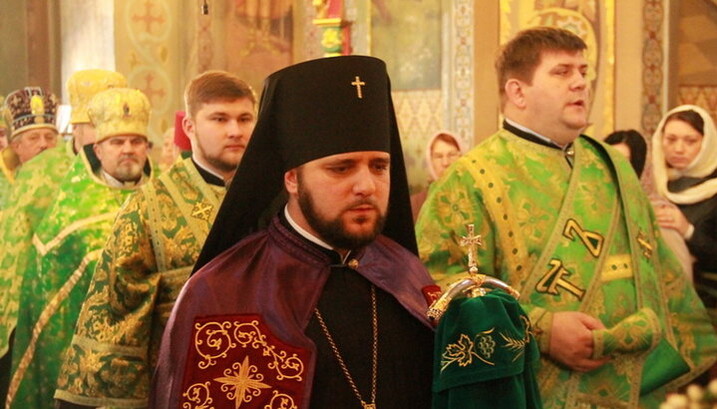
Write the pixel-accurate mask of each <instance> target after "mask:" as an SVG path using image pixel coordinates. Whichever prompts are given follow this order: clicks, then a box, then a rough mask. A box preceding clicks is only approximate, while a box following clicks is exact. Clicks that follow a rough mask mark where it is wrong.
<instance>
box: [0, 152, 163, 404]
mask: <svg viewBox="0 0 717 409" xmlns="http://www.w3.org/2000/svg"><path fill="white" fill-rule="evenodd" d="M86 154H89V155H93V154H94V152H93V151H92V150H86V151H85V152H83V153H81V154H80V155H78V157H77V160H76V161H75V162H74V165H73V166H72V168H71V169H70V171H69V173H68V174H67V175H66V177H65V178H64V180H63V181H62V182H61V183H60V185H59V191H58V194H57V198H56V200H55V202H54V203H53V204H52V205H51V206H50V208H49V209H48V211H47V212H46V213H45V216H44V217H43V219H42V221H41V222H40V224H39V225H38V226H37V228H36V229H35V233H34V235H33V247H32V248H31V249H30V252H29V257H28V259H29V262H28V264H27V267H26V268H25V272H24V277H23V280H22V287H21V290H20V310H19V313H18V320H17V327H16V330H15V341H14V345H13V350H12V362H13V363H12V375H11V378H10V386H9V390H8V396H7V402H8V405H7V406H6V407H7V408H50V407H52V406H53V405H54V398H53V395H54V393H55V387H56V385H57V376H58V374H59V370H60V365H61V364H62V357H63V355H64V352H65V350H66V349H67V347H68V346H69V344H70V340H71V339H72V334H73V332H74V328H75V322H76V320H77V316H78V315H79V312H80V307H81V306H82V302H83V301H84V299H85V294H86V293H87V287H88V286H89V283H90V279H91V277H92V272H93V271H94V268H95V266H96V264H97V261H98V259H99V256H100V253H101V251H102V248H103V246H104V245H105V243H106V242H107V237H108V236H109V234H110V232H111V228H112V224H113V222H114V219H115V217H116V216H117V212H118V211H119V209H120V206H121V205H122V203H124V201H125V199H126V198H127V196H129V194H130V193H132V192H133V191H134V189H133V188H127V189H119V188H114V187H110V186H108V185H107V184H106V182H105V181H104V180H103V179H101V178H100V177H98V176H97V175H96V174H97V173H99V168H97V169H93V165H92V164H91V162H90V160H88V159H87V156H86ZM93 159H94V158H93ZM93 162H94V163H95V164H96V166H99V162H98V161H97V160H94V161H93ZM146 169H147V170H148V171H149V169H150V168H149V167H147V168H146ZM144 178H145V180H146V178H147V176H146V175H145V176H144Z"/></svg>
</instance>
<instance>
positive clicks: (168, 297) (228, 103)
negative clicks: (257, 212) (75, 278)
mask: <svg viewBox="0 0 717 409" xmlns="http://www.w3.org/2000/svg"><path fill="white" fill-rule="evenodd" d="M185 103H186V111H187V116H186V118H185V119H184V121H183V126H184V129H185V131H186V132H187V134H188V135H189V138H190V140H191V144H192V156H191V157H188V158H179V159H178V160H177V162H175V164H174V165H173V166H172V167H171V168H169V169H168V170H167V172H166V173H164V174H162V175H161V176H160V177H159V178H157V179H154V180H153V181H152V183H149V184H147V185H145V186H143V187H142V188H141V189H140V190H139V191H138V192H137V193H135V194H134V195H132V197H130V198H129V199H128V201H127V203H126V204H125V206H124V207H123V208H122V209H121V210H120V213H119V215H118V216H117V219H116V220H115V223H114V227H113V229H112V230H113V232H112V233H111V234H110V237H109V240H108V242H107V245H106V247H105V249H104V251H103V253H102V255H101V256H100V260H99V262H98V265H97V268H96V269H95V273H94V277H93V280H92V282H91V283H90V287H89V290H88V292H87V296H86V299H85V302H84V304H83V306H82V311H81V312H80V316H79V319H78V322H77V327H76V329H75V335H74V337H73V340H72V343H71V345H70V347H69V349H68V351H67V355H66V357H65V362H64V364H63V367H62V369H61V371H60V377H59V380H58V388H57V391H56V393H55V398H56V399H58V400H59V405H60V407H61V408H77V407H99V406H111V407H122V408H142V407H146V406H147V398H148V393H149V382H150V377H151V375H152V371H153V368H154V365H155V362H156V355H157V350H158V347H159V341H160V339H161V336H162V332H163V330H164V325H165V323H166V320H167V318H168V316H169V312H170V311H171V309H172V306H173V304H174V300H175V299H176V297H177V295H178V293H179V290H180V289H181V287H182V285H183V284H184V282H185V281H186V279H187V278H188V277H189V273H190V271H191V270H192V267H193V266H194V263H195V262H196V259H197V257H198V256H199V251H200V250H201V248H202V244H203V243H204V240H205V239H206V236H207V233H208V231H209V229H210V227H211V225H212V223H213V221H214V217H215V216H216V212H217V210H218V208H219V204H220V202H221V200H222V198H223V196H224V193H225V182H226V181H227V180H229V179H230V178H231V177H232V176H233V175H234V172H235V170H236V167H237V165H238V164H239V161H240V160H241V157H242V155H243V153H244V149H245V148H246V144H247V142H248V140H249V138H250V136H251V133H252V131H253V129H254V123H255V121H256V112H255V111H256V108H255V104H256V97H255V96H254V92H253V91H252V89H251V88H250V87H249V86H248V85H247V84H246V83H244V82H243V81H242V80H240V79H239V78H237V77H235V76H234V75H231V74H229V73H226V72H222V71H209V72H205V73H203V74H200V75H199V76H197V77H196V78H194V79H193V80H192V81H191V82H190V83H189V85H188V86H187V89H186V91H185Z"/></svg>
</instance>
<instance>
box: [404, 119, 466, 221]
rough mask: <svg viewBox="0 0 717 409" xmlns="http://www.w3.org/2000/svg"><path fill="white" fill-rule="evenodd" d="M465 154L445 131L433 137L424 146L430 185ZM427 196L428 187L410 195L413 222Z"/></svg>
mask: <svg viewBox="0 0 717 409" xmlns="http://www.w3.org/2000/svg"><path fill="white" fill-rule="evenodd" d="M463 153H465V148H464V147H463V144H462V143H461V140H460V139H459V138H458V137H456V136H455V135H453V134H452V133H450V132H447V131H441V132H438V133H437V134H435V135H433V137H431V139H429V140H428V143H427V144H426V165H427V167H428V173H429V180H428V183H429V185H430V183H431V182H433V181H434V180H438V178H440V177H441V175H442V174H443V172H444V171H445V170H446V169H448V167H449V166H450V165H451V164H452V163H453V162H455V161H456V159H458V158H460V157H461V155H463ZM427 196H428V187H426V188H425V189H423V190H421V191H420V192H418V193H415V194H413V195H411V213H413V222H414V223H415V222H416V219H417V218H418V213H419V211H420V210H421V206H423V202H425V201H426V197H427Z"/></svg>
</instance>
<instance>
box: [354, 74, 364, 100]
mask: <svg viewBox="0 0 717 409" xmlns="http://www.w3.org/2000/svg"><path fill="white" fill-rule="evenodd" d="M351 85H353V86H354V87H356V96H358V98H359V99H363V94H362V93H361V86H362V85H366V83H365V82H363V81H361V78H360V77H359V76H358V75H357V76H356V80H355V81H354V82H352V83H351Z"/></svg>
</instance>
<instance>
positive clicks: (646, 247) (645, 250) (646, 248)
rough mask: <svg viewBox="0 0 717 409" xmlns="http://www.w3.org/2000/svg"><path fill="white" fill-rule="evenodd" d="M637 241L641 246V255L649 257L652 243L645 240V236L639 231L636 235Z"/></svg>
mask: <svg viewBox="0 0 717 409" xmlns="http://www.w3.org/2000/svg"><path fill="white" fill-rule="evenodd" d="M637 243H638V244H640V247H641V248H642V255H643V256H645V257H646V258H650V257H651V256H652V244H650V242H649V241H648V240H647V237H646V236H645V235H644V234H642V232H640V233H639V234H638V235H637Z"/></svg>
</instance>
